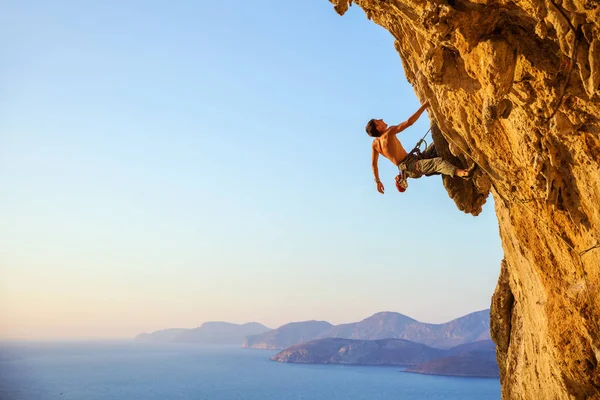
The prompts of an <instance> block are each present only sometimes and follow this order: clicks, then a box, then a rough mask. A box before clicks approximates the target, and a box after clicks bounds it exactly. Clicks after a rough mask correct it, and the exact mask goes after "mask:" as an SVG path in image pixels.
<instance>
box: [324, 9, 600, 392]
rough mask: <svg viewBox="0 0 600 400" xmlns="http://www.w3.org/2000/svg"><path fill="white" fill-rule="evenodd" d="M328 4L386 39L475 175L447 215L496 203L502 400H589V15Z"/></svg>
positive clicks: (593, 336)
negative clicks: (368, 23) (360, 16)
mask: <svg viewBox="0 0 600 400" xmlns="http://www.w3.org/2000/svg"><path fill="white" fill-rule="evenodd" d="M330 1H331V2H332V3H333V4H334V6H335V9H336V11H337V12H338V13H340V14H343V13H344V12H345V11H346V10H347V9H348V7H349V6H350V5H352V3H355V4H356V5H358V6H360V7H361V8H362V9H363V10H364V11H365V13H366V15H367V17H368V18H369V19H372V20H373V21H374V22H375V23H377V24H379V25H381V26H383V27H384V28H386V29H387V30H388V31H389V32H390V33H391V34H392V35H393V36H394V38H395V39H396V41H395V48H396V50H397V51H398V53H399V54H400V58H401V59H402V63H403V66H404V71H405V74H406V78H407V79H408V81H409V82H410V83H411V84H412V85H413V87H414V90H415V92H416V94H417V96H418V97H419V99H420V100H421V101H425V100H429V101H430V103H431V109H430V111H429V114H430V116H432V119H433V121H432V122H433V123H434V125H435V127H436V129H437V130H438V132H437V133H436V131H435V129H434V135H436V134H437V136H438V137H441V139H439V140H441V141H442V143H445V145H443V146H442V147H444V151H447V152H450V153H451V154H447V155H446V156H447V157H452V156H454V157H456V159H457V160H460V163H462V164H463V166H471V165H473V164H476V165H477V166H478V167H477V171H476V174H475V177H474V179H473V180H472V182H469V183H465V182H458V181H456V182H453V180H451V179H445V180H444V184H445V186H446V188H447V189H448V193H449V195H450V197H451V198H452V199H454V201H455V202H456V204H457V206H458V208H459V209H460V210H462V211H464V212H468V213H471V214H474V215H476V214H477V213H479V212H480V210H481V206H482V204H483V202H485V198H486V196H487V193H488V191H491V193H492V195H493V196H494V199H495V205H496V214H497V217H498V223H499V226H500V236H501V239H502V245H503V248H504V253H505V260H504V261H503V262H502V266H501V269H502V272H501V276H500V280H499V282H498V287H497V289H496V293H495V294H494V298H493V304H492V312H491V326H492V335H493V338H494V340H495V342H496V344H497V358H498V364H499V366H500V370H501V381H502V393H503V397H504V398H505V399H600V365H599V363H600V331H599V328H598V321H600V138H599V134H600V2H599V1H598V0H514V1H509V0H496V1H495V0H490V1H485V0H473V1H466V0H439V1H436V0H432V1H423V0H354V1H352V0H330ZM436 143H438V140H436ZM455 161H456V160H455ZM475 235H476V233H475ZM465 257H467V255H465Z"/></svg>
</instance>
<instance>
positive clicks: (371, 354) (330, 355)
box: [271, 338, 445, 366]
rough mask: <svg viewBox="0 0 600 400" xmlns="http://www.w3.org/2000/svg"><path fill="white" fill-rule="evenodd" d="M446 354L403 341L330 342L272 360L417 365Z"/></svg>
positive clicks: (302, 347) (303, 347)
mask: <svg viewBox="0 0 600 400" xmlns="http://www.w3.org/2000/svg"><path fill="white" fill-rule="evenodd" d="M444 354H445V352H444V350H440V349H434V348H431V347H428V346H425V345H424V344H419V343H414V342H410V341H408V340H402V339H382V340H352V339H338V338H327V339H319V340H313V341H311V342H308V343H303V344H297V345H295V346H291V347H289V348H287V349H285V350H283V351H281V352H279V353H278V354H276V355H275V356H273V357H272V358H271V360H273V361H279V362H286V363H297V364H347V365H402V366H408V365H416V364H419V363H422V362H426V361H430V360H433V359H436V358H440V357H442V356H443V355H444Z"/></svg>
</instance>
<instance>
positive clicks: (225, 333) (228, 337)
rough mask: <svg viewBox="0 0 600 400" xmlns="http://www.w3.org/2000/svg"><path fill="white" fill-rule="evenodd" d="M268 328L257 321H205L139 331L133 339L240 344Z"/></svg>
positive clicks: (155, 341)
mask: <svg viewBox="0 0 600 400" xmlns="http://www.w3.org/2000/svg"><path fill="white" fill-rule="evenodd" d="M270 330H271V329H270V328H267V327H266V326H264V325H262V324H259V323H257V322H249V323H246V324H241V325H240V324H233V323H230V322H220V321H211V322H205V323H203V324H202V325H201V326H199V327H198V328H191V329H179V328H174V329H163V330H159V331H155V332H152V333H141V334H139V335H137V336H136V337H135V340H138V341H144V342H154V343H198V344H214V345H240V344H241V343H242V342H243V340H244V338H245V337H246V336H248V335H257V334H261V333H264V332H267V331H270Z"/></svg>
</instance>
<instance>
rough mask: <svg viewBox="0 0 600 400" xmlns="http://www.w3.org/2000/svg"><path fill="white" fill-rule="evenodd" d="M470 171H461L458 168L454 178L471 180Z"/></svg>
mask: <svg viewBox="0 0 600 400" xmlns="http://www.w3.org/2000/svg"><path fill="white" fill-rule="evenodd" d="M469 172H470V171H469V170H468V169H460V168H456V172H454V176H458V177H459V178H469V177H470V176H469Z"/></svg>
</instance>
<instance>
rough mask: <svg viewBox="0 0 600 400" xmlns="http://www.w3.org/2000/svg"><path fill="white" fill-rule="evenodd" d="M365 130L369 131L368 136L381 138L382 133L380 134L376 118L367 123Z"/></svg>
mask: <svg viewBox="0 0 600 400" xmlns="http://www.w3.org/2000/svg"><path fill="white" fill-rule="evenodd" d="M365 130H366V131H367V135H369V136H371V137H379V136H381V132H379V129H377V124H376V123H375V118H373V119H371V120H370V121H369V122H367V127H366V128H365Z"/></svg>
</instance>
